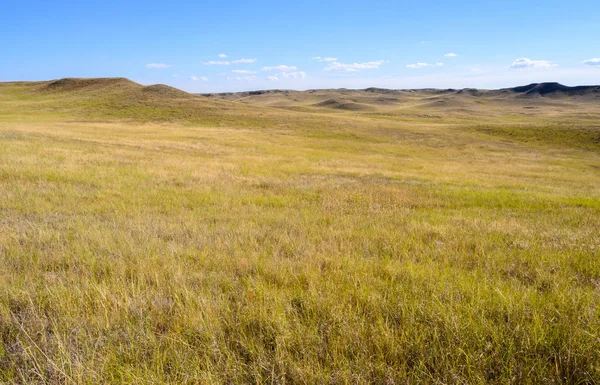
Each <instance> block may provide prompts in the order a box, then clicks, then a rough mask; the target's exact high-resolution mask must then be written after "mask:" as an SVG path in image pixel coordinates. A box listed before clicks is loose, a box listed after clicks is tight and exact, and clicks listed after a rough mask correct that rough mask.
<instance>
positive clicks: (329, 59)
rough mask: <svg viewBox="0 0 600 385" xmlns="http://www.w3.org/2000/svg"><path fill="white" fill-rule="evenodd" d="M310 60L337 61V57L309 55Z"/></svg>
mask: <svg viewBox="0 0 600 385" xmlns="http://www.w3.org/2000/svg"><path fill="white" fill-rule="evenodd" d="M311 59H312V60H318V61H320V62H334V61H337V58H335V57H321V56H315V57H311Z"/></svg>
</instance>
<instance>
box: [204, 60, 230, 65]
mask: <svg viewBox="0 0 600 385" xmlns="http://www.w3.org/2000/svg"><path fill="white" fill-rule="evenodd" d="M229 64H230V63H229V62H228V61H212V60H211V61H207V62H206V63H204V65H206V66H228V65H229Z"/></svg>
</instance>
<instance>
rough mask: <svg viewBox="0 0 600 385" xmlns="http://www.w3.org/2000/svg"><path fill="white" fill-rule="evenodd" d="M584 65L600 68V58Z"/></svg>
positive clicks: (587, 61)
mask: <svg viewBox="0 0 600 385" xmlns="http://www.w3.org/2000/svg"><path fill="white" fill-rule="evenodd" d="M583 64H585V65H588V66H591V67H600V57H596V58H593V59H589V60H586V61H584V62H583Z"/></svg>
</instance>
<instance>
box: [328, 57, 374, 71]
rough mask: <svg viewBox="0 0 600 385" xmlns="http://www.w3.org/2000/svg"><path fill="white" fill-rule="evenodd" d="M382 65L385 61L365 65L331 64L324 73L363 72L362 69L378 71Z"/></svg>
mask: <svg viewBox="0 0 600 385" xmlns="http://www.w3.org/2000/svg"><path fill="white" fill-rule="evenodd" d="M383 63H385V60H378V61H369V62H366V63H352V64H344V63H338V62H333V63H331V64H329V65H328V66H327V67H325V68H324V69H325V71H334V72H356V71H358V70H364V69H378V68H379V67H380V66H381V65H382V64H383Z"/></svg>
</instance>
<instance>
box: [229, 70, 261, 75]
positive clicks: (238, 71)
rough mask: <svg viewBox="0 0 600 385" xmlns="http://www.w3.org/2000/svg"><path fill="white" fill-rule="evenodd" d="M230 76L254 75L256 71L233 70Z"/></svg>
mask: <svg viewBox="0 0 600 385" xmlns="http://www.w3.org/2000/svg"><path fill="white" fill-rule="evenodd" d="M231 73H232V74H255V73H256V71H248V70H233V71H231Z"/></svg>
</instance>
